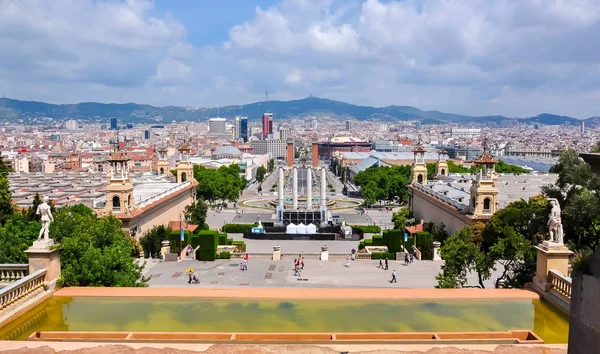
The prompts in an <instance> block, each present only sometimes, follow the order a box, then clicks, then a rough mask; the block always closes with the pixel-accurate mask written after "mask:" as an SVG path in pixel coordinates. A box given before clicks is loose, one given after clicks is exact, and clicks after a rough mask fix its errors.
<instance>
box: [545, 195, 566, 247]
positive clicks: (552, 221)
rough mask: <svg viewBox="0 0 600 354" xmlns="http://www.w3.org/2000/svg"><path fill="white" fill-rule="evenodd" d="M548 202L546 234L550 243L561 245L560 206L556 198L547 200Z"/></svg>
mask: <svg viewBox="0 0 600 354" xmlns="http://www.w3.org/2000/svg"><path fill="white" fill-rule="evenodd" d="M548 201H549V202H550V206H551V209H550V215H548V232H549V234H550V240H549V241H550V242H554V243H558V244H561V245H562V244H563V227H562V221H561V218H560V213H561V210H560V205H559V204H558V200H556V198H548Z"/></svg>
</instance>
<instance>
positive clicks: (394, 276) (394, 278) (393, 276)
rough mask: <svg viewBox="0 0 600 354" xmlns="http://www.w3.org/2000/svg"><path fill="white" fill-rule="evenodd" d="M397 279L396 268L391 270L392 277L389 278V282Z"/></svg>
mask: <svg viewBox="0 0 600 354" xmlns="http://www.w3.org/2000/svg"><path fill="white" fill-rule="evenodd" d="M397 282H398V281H397V280H396V270H395V269H394V270H392V279H391V280H390V283H397Z"/></svg>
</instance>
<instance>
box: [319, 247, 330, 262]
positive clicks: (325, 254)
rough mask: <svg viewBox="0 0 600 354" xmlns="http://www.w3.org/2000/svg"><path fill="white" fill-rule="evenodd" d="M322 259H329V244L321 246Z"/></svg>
mask: <svg viewBox="0 0 600 354" xmlns="http://www.w3.org/2000/svg"><path fill="white" fill-rule="evenodd" d="M321 260H322V261H328V260H329V246H327V245H323V246H321Z"/></svg>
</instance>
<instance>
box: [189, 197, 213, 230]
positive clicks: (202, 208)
mask: <svg viewBox="0 0 600 354" xmlns="http://www.w3.org/2000/svg"><path fill="white" fill-rule="evenodd" d="M207 211H208V205H207V204H206V202H205V201H204V200H203V199H196V201H195V202H194V203H193V204H190V205H188V206H186V207H185V210H184V215H185V220H186V221H187V222H189V223H190V224H193V225H199V226H203V225H204V224H205V223H206V213H207Z"/></svg>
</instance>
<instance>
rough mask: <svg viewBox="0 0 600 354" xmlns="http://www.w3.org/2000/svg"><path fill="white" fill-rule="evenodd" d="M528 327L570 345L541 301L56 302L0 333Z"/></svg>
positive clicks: (564, 327)
mask: <svg viewBox="0 0 600 354" xmlns="http://www.w3.org/2000/svg"><path fill="white" fill-rule="evenodd" d="M510 329H530V330H533V331H534V332H535V333H536V334H538V335H539V336H540V337H542V339H544V340H545V341H546V343H566V342H567V337H568V332H569V327H568V320H567V317H566V316H564V315H562V314H561V313H559V312H557V311H556V310H555V309H554V308H552V307H549V306H548V305H546V304H545V303H543V302H541V301H539V300H533V301H532V300H432V301H427V300H394V301H390V300H290V301H282V300H255V299H191V298H177V299H167V298H91V297H80V298H71V297H52V298H50V299H48V300H47V301H45V302H44V303H42V304H40V305H39V306H37V307H36V308H34V309H32V310H31V311H29V312H28V313H26V314H25V315H23V316H21V317H20V318H18V319H16V320H15V321H13V322H12V323H10V324H9V325H7V326H5V327H4V328H2V329H0V339H24V338H27V337H28V336H29V335H30V334H31V333H33V332H37V331H132V332H137V331H139V332H330V333H331V332H457V331H505V330H510Z"/></svg>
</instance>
